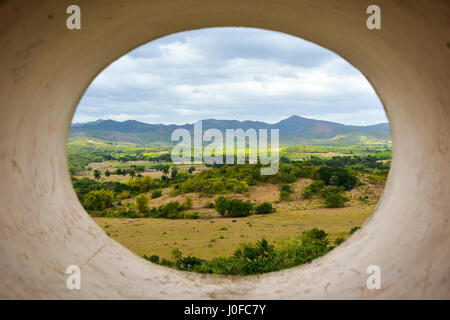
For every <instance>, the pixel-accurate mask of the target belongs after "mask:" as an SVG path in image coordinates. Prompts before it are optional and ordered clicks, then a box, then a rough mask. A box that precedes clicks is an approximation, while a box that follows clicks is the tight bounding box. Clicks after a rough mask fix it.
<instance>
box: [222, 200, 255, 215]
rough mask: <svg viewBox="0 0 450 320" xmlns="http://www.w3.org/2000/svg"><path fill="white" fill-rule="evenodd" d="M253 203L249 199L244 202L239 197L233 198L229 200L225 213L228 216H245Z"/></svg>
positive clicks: (249, 212) (249, 211)
mask: <svg viewBox="0 0 450 320" xmlns="http://www.w3.org/2000/svg"><path fill="white" fill-rule="evenodd" d="M252 209H253V205H252V203H251V202H250V201H247V202H244V201H242V200H241V199H233V200H231V202H230V206H229V209H228V211H227V215H228V216H230V217H246V216H249V215H250V214H251V210H252Z"/></svg>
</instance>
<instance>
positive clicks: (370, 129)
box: [69, 116, 391, 146]
mask: <svg viewBox="0 0 450 320" xmlns="http://www.w3.org/2000/svg"><path fill="white" fill-rule="evenodd" d="M178 128H184V129H187V130H189V131H191V132H193V128H194V125H193V124H184V125H174V124H171V125H164V124H149V123H143V122H139V121H136V120H128V121H123V122H118V121H114V120H97V121H94V122H87V123H74V124H72V127H71V129H70V136H69V140H71V139H79V138H84V139H94V140H101V141H110V142H130V143H135V144H140V145H159V146H161V145H171V144H173V143H172V142H171V141H170V135H171V133H172V132H173V131H174V130H175V129H178ZM210 128H216V129H219V130H221V131H222V132H225V129H239V128H241V129H244V130H247V129H249V128H253V129H279V130H280V144H282V145H298V144H312V145H344V144H365V143H366V142H367V141H371V142H373V141H376V142H379V143H387V144H389V143H391V134H390V129H389V124H388V123H381V124H376V125H370V126H351V125H344V124H340V123H335V122H330V121H323V120H314V119H308V118H303V117H300V116H291V117H289V118H287V119H284V120H281V121H280V122H278V123H275V124H269V123H265V122H260V121H238V120H216V119H207V120H203V131H205V130H207V129H210Z"/></svg>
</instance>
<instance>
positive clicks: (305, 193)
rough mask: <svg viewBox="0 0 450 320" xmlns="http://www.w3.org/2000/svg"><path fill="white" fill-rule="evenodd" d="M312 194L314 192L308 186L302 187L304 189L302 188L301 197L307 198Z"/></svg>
mask: <svg viewBox="0 0 450 320" xmlns="http://www.w3.org/2000/svg"><path fill="white" fill-rule="evenodd" d="M313 194H314V192H313V191H312V189H311V187H310V186H308V187H306V188H304V189H303V190H302V197H303V198H304V199H309V198H311V197H312V196H313Z"/></svg>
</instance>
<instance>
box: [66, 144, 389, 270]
mask: <svg viewBox="0 0 450 320" xmlns="http://www.w3.org/2000/svg"><path fill="white" fill-rule="evenodd" d="M247 151H248V150H247ZM170 152H171V149H170V147H145V146H139V145H135V144H131V143H111V142H104V141H94V140H83V139H74V140H71V141H69V143H68V155H69V160H68V162H69V171H70V173H71V176H72V183H73V186H74V189H75V191H76V193H77V196H78V198H79V199H80V202H81V204H82V205H83V206H84V207H85V209H86V210H87V212H88V213H89V214H90V215H91V216H92V217H93V219H94V221H95V222H96V223H97V224H98V225H99V226H100V227H101V228H102V229H103V230H104V231H105V232H106V233H107V235H109V236H110V237H111V238H113V239H115V240H116V241H118V242H119V243H121V244H122V245H123V246H125V247H126V248H128V249H130V250H131V251H132V252H134V253H135V254H137V255H138V256H141V257H145V258H146V259H149V260H151V259H156V258H157V261H158V263H161V264H163V265H166V266H170V267H175V268H178V269H182V270H188V269H189V268H190V266H191V264H194V265H195V268H196V269H195V270H191V271H197V272H206V273H222V274H254V273H262V272H268V271H274V270H279V269H283V268H287V267H290V266H294V265H299V264H302V263H306V262H308V261H310V260H311V259H314V258H317V257H319V256H321V255H323V254H325V253H326V252H328V251H329V250H332V248H334V246H335V245H338V244H340V243H341V242H342V241H344V240H345V239H346V238H348V237H349V236H350V230H351V229H353V228H355V227H360V226H361V225H362V224H363V223H364V221H365V220H366V219H367V217H368V216H369V215H370V214H371V212H372V211H373V209H374V207H375V205H376V203H377V202H378V200H379V198H380V196H381V194H382V192H383V188H384V182H385V180H386V177H387V173H388V171H389V166H390V157H391V149H390V146H389V145H385V144H382V143H376V142H374V143H373V144H368V143H366V144H365V145H354V146H342V145H340V146H327V145H321V146H319V145H315V146H282V147H281V148H280V168H279V171H278V173H277V174H275V175H271V176H263V175H261V174H260V167H259V166H258V165H250V164H244V165H231V166H230V165H218V166H213V167H211V166H206V165H204V164H198V165H173V164H172V163H171V160H170ZM220 197H222V198H223V199H224V200H223V201H225V202H224V203H225V204H223V205H222V206H224V208H225V209H223V210H224V211H223V212H222V211H221V209H220V207H218V206H219V205H220V203H219V202H217V201H218V200H219V198H220ZM223 201H222V202H223ZM263 205H264V206H266V209H267V207H268V208H270V210H269V211H267V212H263V213H264V214H257V213H258V212H257V209H258V208H259V207H262V206H263ZM236 206H237V207H236ZM232 208H234V209H232ZM313 230H315V231H314V232H315V233H314V232H313V233H308V237H309V238H308V237H306V238H305V232H312V231H313ZM323 231H324V232H325V233H323V234H321V233H320V232H323ZM318 235H320V236H321V237H322V238H320V239H319V238H318V239H314V238H311V236H312V237H314V236H318ZM263 239H265V240H267V241H268V242H267V243H264V242H261V241H262V240H263ZM305 239H306V240H305ZM314 243H316V244H314ZM252 246H256V247H252ZM239 248H241V249H240V250H241V251H239V250H238V251H237V249H239ZM174 250H175V251H174ZM242 250H243V251H242ZM258 250H259V251H258ZM261 250H263V251H261ZM266 250H268V251H266ZM239 252H241V253H239ZM252 252H253V253H252ZM255 252H260V254H262V255H261V256H255V257H254V258H251V257H252V256H253V255H254V254H255ZM244 253H245V254H244ZM246 255H249V257H250V258H248V257H247V256H246ZM288 256H289V257H291V256H292V257H291V258H289V259H287V258H286V257H288ZM150 257H151V259H150ZM219 257H223V258H219ZM270 257H271V258H270ZM221 259H222V260H221ZM239 259H240V260H239ZM249 259H250V260H249ZM252 259H256V260H252ZM258 259H259V260H258ZM155 261H156V260H155ZM248 261H250V265H246V266H245V267H244V268H240V266H241V265H242V263H244V264H247V262H248ZM186 268H188V269H186Z"/></svg>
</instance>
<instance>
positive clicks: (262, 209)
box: [255, 201, 275, 214]
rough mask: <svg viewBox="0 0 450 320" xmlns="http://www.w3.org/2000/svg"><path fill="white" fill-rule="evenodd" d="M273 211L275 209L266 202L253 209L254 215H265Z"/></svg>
mask: <svg viewBox="0 0 450 320" xmlns="http://www.w3.org/2000/svg"><path fill="white" fill-rule="evenodd" d="M274 211H275V209H274V208H273V207H272V204H271V203H270V202H266V201H264V202H263V203H261V204H259V205H258V206H256V208H255V213H256V214H266V213H272V212H274Z"/></svg>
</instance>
